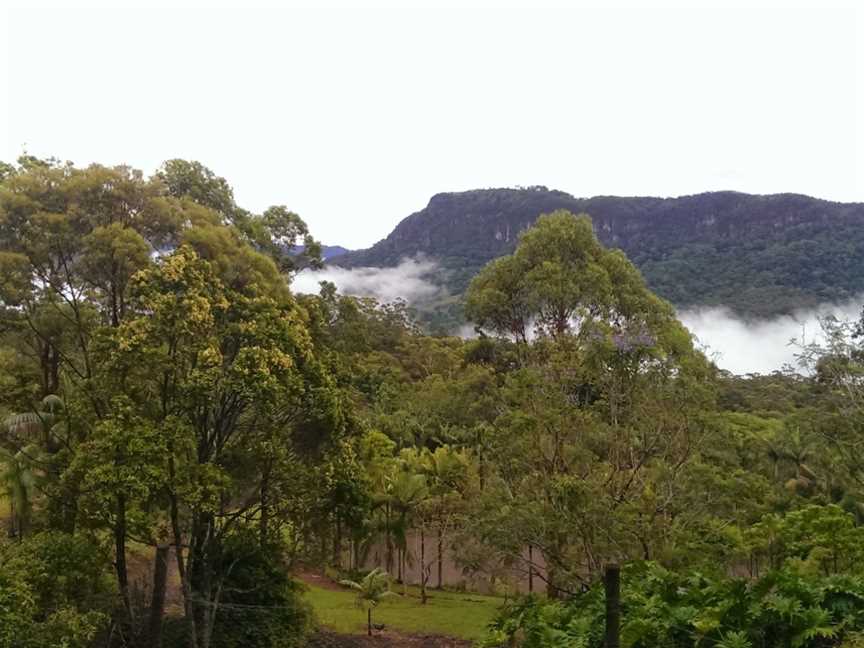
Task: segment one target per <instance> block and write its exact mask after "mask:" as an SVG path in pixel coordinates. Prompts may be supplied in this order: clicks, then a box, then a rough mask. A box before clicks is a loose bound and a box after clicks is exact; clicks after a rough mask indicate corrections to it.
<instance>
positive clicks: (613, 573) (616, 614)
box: [603, 563, 621, 648]
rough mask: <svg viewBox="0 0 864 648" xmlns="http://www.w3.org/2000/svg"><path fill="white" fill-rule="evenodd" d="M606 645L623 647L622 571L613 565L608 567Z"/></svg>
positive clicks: (606, 578) (616, 647)
mask: <svg viewBox="0 0 864 648" xmlns="http://www.w3.org/2000/svg"><path fill="white" fill-rule="evenodd" d="M603 584H604V587H605V589H606V643H605V648H620V646H621V633H620V630H621V569H620V568H619V567H618V565H616V564H614V563H612V564H608V565H606V573H605V577H604V582H603Z"/></svg>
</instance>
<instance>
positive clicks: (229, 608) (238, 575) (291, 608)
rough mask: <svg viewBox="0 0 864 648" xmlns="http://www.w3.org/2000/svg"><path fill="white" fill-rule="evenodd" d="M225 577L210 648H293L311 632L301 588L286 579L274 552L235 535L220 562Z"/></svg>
mask: <svg viewBox="0 0 864 648" xmlns="http://www.w3.org/2000/svg"><path fill="white" fill-rule="evenodd" d="M223 560H224V561H225V563H227V564H226V568H227V567H228V566H230V571H229V572H228V573H229V575H228V577H227V578H226V580H225V583H224V585H223V593H222V597H221V603H220V606H219V610H218V613H217V615H216V623H215V627H214V632H213V644H212V645H213V648H256V647H260V648H295V647H299V646H305V645H306V643H305V642H306V638H307V637H308V635H309V634H310V632H311V631H312V630H313V617H312V610H311V607H310V606H309V605H308V604H307V603H306V601H305V600H304V599H303V591H304V586H303V585H302V584H301V583H298V582H297V581H295V580H293V579H292V578H291V577H290V575H288V572H287V570H286V569H285V567H284V566H283V565H282V564H280V561H279V554H278V552H277V551H276V550H274V549H268V548H263V549H262V548H261V547H260V546H259V544H258V543H257V542H256V541H255V539H253V538H250V537H246V535H245V534H241V535H240V536H237V537H235V538H232V539H231V540H230V541H229V543H228V545H227V547H226V550H225V554H224V556H223Z"/></svg>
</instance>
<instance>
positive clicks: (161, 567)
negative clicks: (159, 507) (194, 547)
mask: <svg viewBox="0 0 864 648" xmlns="http://www.w3.org/2000/svg"><path fill="white" fill-rule="evenodd" d="M167 582H168V545H160V546H158V547H157V548H156V560H155V562H154V564H153V597H152V600H151V602H150V629H149V632H148V639H149V640H150V648H161V647H162V619H163V618H164V616H165V586H166V584H167Z"/></svg>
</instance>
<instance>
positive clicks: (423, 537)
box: [420, 526, 428, 605]
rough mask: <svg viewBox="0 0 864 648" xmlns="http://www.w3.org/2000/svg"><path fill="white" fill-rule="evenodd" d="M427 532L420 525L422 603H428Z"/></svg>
mask: <svg viewBox="0 0 864 648" xmlns="http://www.w3.org/2000/svg"><path fill="white" fill-rule="evenodd" d="M427 573H428V570H427V569H426V533H425V531H424V529H423V527H422V526H421V527H420V603H421V604H423V605H426V574H427Z"/></svg>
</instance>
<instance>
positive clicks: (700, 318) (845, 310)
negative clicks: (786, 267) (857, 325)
mask: <svg viewBox="0 0 864 648" xmlns="http://www.w3.org/2000/svg"><path fill="white" fill-rule="evenodd" d="M862 302H864V295H862V296H860V297H857V298H855V299H851V300H849V301H848V302H844V303H842V304H823V305H822V306H819V307H818V308H814V309H810V310H802V311H798V312H796V313H794V314H792V315H786V316H782V317H777V318H775V319H771V320H746V319H743V318H740V317H737V316H735V315H733V314H731V313H730V312H729V311H728V310H727V309H725V308H695V309H688V310H684V311H681V312H679V313H678V317H679V318H680V319H681V321H682V322H683V323H684V325H685V326H686V327H687V328H688V329H690V332H691V333H693V334H694V335H695V336H696V338H697V341H698V343H699V345H700V346H702V347H703V348H704V350H705V352H706V353H707V354H708V355H709V357H711V358H712V359H713V360H714V361H715V362H716V363H717V366H719V367H721V368H722V369H726V370H728V371H731V372H733V373H736V374H745V373H770V372H772V371H775V370H778V369H782V368H783V367H784V365H791V366H792V367H793V368H795V369H796V370H800V368H799V367H797V363H796V360H795V354H796V352H797V349H796V347H795V346H794V345H792V344H790V342H791V341H792V340H793V339H794V340H797V341H798V342H801V341H805V342H807V343H809V342H813V341H818V340H820V339H821V327H820V326H819V321H818V318H819V317H823V316H825V315H834V316H835V317H837V318H838V319H841V320H845V319H857V318H858V317H859V316H860V314H861V304H862Z"/></svg>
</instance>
